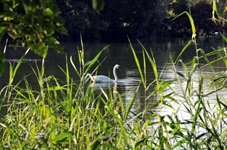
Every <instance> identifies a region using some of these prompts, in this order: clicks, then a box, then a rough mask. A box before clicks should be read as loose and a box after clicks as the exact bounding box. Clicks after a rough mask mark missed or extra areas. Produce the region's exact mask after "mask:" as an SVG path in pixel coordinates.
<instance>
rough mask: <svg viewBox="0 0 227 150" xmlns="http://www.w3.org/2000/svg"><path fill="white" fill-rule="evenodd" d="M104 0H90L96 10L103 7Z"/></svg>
mask: <svg viewBox="0 0 227 150" xmlns="http://www.w3.org/2000/svg"><path fill="white" fill-rule="evenodd" d="M104 5H105V3H104V0H92V6H93V9H94V10H96V11H101V10H102V9H103V8H104Z"/></svg>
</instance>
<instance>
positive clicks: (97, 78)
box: [87, 64, 120, 83]
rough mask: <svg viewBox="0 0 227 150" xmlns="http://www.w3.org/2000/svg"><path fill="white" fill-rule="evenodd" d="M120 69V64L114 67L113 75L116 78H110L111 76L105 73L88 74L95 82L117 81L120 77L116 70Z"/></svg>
mask: <svg viewBox="0 0 227 150" xmlns="http://www.w3.org/2000/svg"><path fill="white" fill-rule="evenodd" d="M117 69H120V65H118V64H116V65H115V66H114V67H113V75H114V80H113V79H110V78H109V77H107V76H105V75H97V76H91V75H90V74H87V75H88V76H89V77H90V79H91V81H92V82H93V83H116V82H117V81H118V77H117V73H116V70H117Z"/></svg>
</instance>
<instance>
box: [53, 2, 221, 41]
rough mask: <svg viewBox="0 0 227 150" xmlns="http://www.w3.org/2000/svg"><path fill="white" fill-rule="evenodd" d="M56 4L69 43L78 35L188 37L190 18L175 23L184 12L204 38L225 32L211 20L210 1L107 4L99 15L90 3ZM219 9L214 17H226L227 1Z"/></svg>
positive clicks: (180, 19) (87, 36)
mask: <svg viewBox="0 0 227 150" xmlns="http://www.w3.org/2000/svg"><path fill="white" fill-rule="evenodd" d="M57 4H58V6H59V8H60V10H61V11H62V14H61V16H62V17H63V18H64V19H65V22H66V28H67V29H68V31H69V35H68V40H75V39H78V38H79V37H78V34H79V33H82V35H83V37H84V38H105V39H106V38H109V39H115V38H116V37H117V38H118V39H119V38H125V37H126V35H129V36H130V37H131V38H150V37H168V36H169V37H188V36H189V35H190V24H189V21H188V19H187V16H181V17H179V18H178V19H175V20H173V19H174V18H175V17H176V16H177V15H179V14H180V13H181V12H183V11H188V12H190V13H191V15H192V16H193V18H194V20H195V24H196V26H197V30H198V33H199V32H201V33H202V34H203V35H208V34H211V32H212V31H222V30H223V29H224V27H225V25H224V24H222V23H221V22H213V21H212V17H213V16H212V11H213V9H212V8H213V3H212V2H210V1H198V0H197V1H188V0H176V1H172V2H169V1H168V2H167V1H160V0H152V1H147V0H140V1H137V0H121V1H120V2H119V1H105V7H104V9H103V10H101V11H98V12H97V11H95V10H93V9H92V5H91V2H90V1H88V0H85V1H79V0H75V1H73V0H65V1H61V0H58V1H57ZM216 6H217V11H214V14H216V13H219V17H221V16H224V15H225V11H224V8H225V7H224V6H225V2H218V3H217V5H216ZM222 12H223V13H222ZM216 17H217V16H216ZM125 39H126V38H125Z"/></svg>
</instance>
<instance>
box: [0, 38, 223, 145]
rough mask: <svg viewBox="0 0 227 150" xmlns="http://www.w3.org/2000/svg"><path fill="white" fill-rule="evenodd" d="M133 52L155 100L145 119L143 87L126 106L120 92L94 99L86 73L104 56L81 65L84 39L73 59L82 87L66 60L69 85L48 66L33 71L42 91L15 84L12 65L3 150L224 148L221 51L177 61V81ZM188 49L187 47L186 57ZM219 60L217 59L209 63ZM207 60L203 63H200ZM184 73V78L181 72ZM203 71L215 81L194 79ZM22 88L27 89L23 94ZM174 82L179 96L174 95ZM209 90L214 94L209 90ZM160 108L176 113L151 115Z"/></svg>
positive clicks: (151, 58) (152, 61)
mask: <svg viewBox="0 0 227 150" xmlns="http://www.w3.org/2000/svg"><path fill="white" fill-rule="evenodd" d="M140 44H141V43H140ZM130 46H131V49H132V53H133V57H134V59H135V63H136V65H137V67H138V70H139V72H140V76H141V79H143V81H142V84H143V87H144V88H143V89H142V90H144V93H145V101H146V102H147V101H148V100H150V97H152V96H155V97H156V99H157V101H155V102H154V103H145V104H144V105H145V106H144V109H143V110H142V111H141V112H134V111H133V109H132V108H133V105H135V104H136V103H138V102H137V93H138V90H141V89H140V86H139V85H138V86H136V87H135V88H132V89H131V91H130V92H133V93H134V94H133V97H132V98H131V99H130V100H129V101H128V102H127V103H125V102H124V99H123V96H124V95H125V93H118V92H117V90H116V89H113V90H112V89H108V90H107V91H104V90H103V89H102V90H100V92H99V93H97V92H95V89H94V88H93V87H92V86H89V85H90V83H89V82H87V81H88V80H87V78H86V73H88V72H90V68H92V66H93V65H94V64H95V62H97V61H98V59H99V56H100V55H101V53H99V54H97V56H95V57H94V58H93V59H92V60H91V61H88V62H84V57H85V56H84V47H83V42H82V40H81V49H80V50H78V57H79V59H78V62H74V61H73V59H72V57H71V58H70V63H71V65H72V67H73V68H74V70H75V72H76V73H77V75H78V78H79V82H75V81H74V79H73V78H72V77H71V72H70V71H69V67H70V64H69V62H68V59H67V57H66V67H65V70H63V69H62V68H60V69H61V70H62V72H63V73H64V74H65V80H64V79H61V80H60V79H57V78H55V77H54V75H50V76H46V75H45V68H44V66H45V65H44V63H45V60H44V59H43V62H42V65H41V68H40V67H38V65H37V66H36V67H34V68H32V70H33V73H34V74H35V76H36V79H37V85H38V88H37V87H36V88H33V86H32V85H31V84H30V83H29V81H28V79H27V78H26V77H24V78H23V79H21V80H20V81H19V82H18V83H15V81H14V77H15V75H16V72H17V69H18V68H19V67H20V65H21V63H20V62H21V61H19V63H18V64H17V65H15V66H14V65H10V69H9V71H10V72H9V78H10V80H9V85H7V86H6V87H4V88H3V89H1V91H0V92H1V93H0V94H1V96H2V97H1V102H4V105H1V110H2V111H3V108H4V110H5V109H6V110H7V111H6V112H5V114H2V116H1V119H0V126H1V128H0V129H1V137H2V138H1V143H0V146H1V147H3V148H6V149H7V148H11V149H24V148H25V149H43V148H44V149H65V148H68V149H142V148H145V149H178V148H179V149H224V148H225V147H226V145H227V143H226V141H227V139H226V135H227V132H226V125H225V117H226V111H227V109H226V108H227V106H226V99H225V98H224V97H222V96H221V95H219V94H218V93H219V92H221V90H223V89H226V85H225V82H226V81H227V80H226V77H225V75H223V73H216V72H214V69H213V65H214V64H215V63H216V62H217V61H223V62H225V61H226V60H225V58H226V54H225V55H223V52H224V50H223V49H219V50H216V51H213V52H210V53H205V52H204V51H203V50H200V51H199V52H200V55H199V56H200V57H199V58H197V56H196V57H195V58H193V59H192V61H191V62H187V63H185V62H184V61H183V60H180V57H178V58H177V61H175V62H178V63H179V64H178V66H177V67H176V65H177V64H175V63H173V64H172V70H171V71H172V72H173V74H174V75H175V77H176V79H173V80H172V81H166V80H163V79H161V74H160V71H159V70H158V69H159V68H158V67H157V65H156V63H155V57H154V55H153V53H152V51H151V52H149V51H147V50H146V49H145V47H144V46H143V45H142V44H141V47H142V49H143V58H142V59H143V60H142V63H141V61H140V60H138V56H137V54H136V50H135V49H134V48H133V45H132V43H130ZM185 49H187V46H186V47H185V48H184V49H183V50H182V51H185ZM182 53H183V52H182ZM25 55H26V53H25ZM214 56H216V57H217V58H216V59H215V60H213V61H210V57H214ZM22 59H23V58H22ZM22 59H21V60H22ZM145 59H146V60H145ZM198 59H199V60H198ZM202 60H203V62H204V61H205V62H206V63H201V64H198V63H199V62H200V61H202ZM77 65H78V66H77ZM179 66H181V68H183V71H179V70H177V68H179ZM198 66H199V67H198ZM148 67H150V68H152V70H153V73H154V76H155V79H154V80H153V81H152V82H151V83H147V79H146V78H147V73H146V70H147V68H148ZM204 67H209V68H210V69H211V70H213V72H212V73H213V76H209V75H206V74H202V73H197V72H200V69H203V68H204ZM195 74H196V75H198V76H197V77H196V78H195V77H194V75H195ZM20 83H24V85H25V86H24V87H23V88H22V87H21V86H20ZM173 83H174V84H175V85H177V86H179V89H181V90H179V89H178V90H176V89H175V88H174V87H173ZM195 83H196V84H195ZM204 86H207V87H206V88H204ZM209 86H210V87H211V89H210V90H209V91H207V88H209ZM148 91H152V92H151V93H150V92H148ZM213 95H215V96H213ZM210 97H212V103H211V101H210ZM178 107H179V108H178ZM161 109H164V110H171V112H172V113H166V114H165V113H164V114H162V113H161V112H158V111H154V110H161ZM211 110H212V111H211ZM179 111H184V114H187V118H184V116H183V118H182V117H181V115H179ZM164 112H165V111H164ZM185 117H186V116H185Z"/></svg>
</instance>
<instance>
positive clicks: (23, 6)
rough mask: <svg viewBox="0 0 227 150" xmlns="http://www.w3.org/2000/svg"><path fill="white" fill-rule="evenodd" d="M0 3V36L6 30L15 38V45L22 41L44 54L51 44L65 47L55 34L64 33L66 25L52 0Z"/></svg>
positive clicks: (58, 49)
mask: <svg viewBox="0 0 227 150" xmlns="http://www.w3.org/2000/svg"><path fill="white" fill-rule="evenodd" d="M0 5H1V7H2V9H1V12H0V20H1V22H0V39H1V38H2V36H3V35H4V34H6V33H7V35H9V36H10V37H11V38H12V39H13V40H14V41H15V45H14V46H15V48H16V47H17V46H18V45H22V46H23V47H24V48H26V49H31V51H33V52H34V53H36V54H38V55H41V56H42V57H45V56H46V55H47V51H48V47H49V46H53V47H54V48H55V49H56V51H57V52H62V51H63V47H62V46H61V45H60V43H59V41H58V40H57V39H56V38H55V37H54V34H55V33H56V32H59V33H63V34H65V33H66V29H65V28H64V21H63V19H62V18H61V17H60V11H59V9H58V7H57V5H56V4H54V1H53V0H46V1H41V0H37V1H32V0H31V1H30V0H29V1H21V0H12V1H4V0H2V1H1V2H0Z"/></svg>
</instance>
